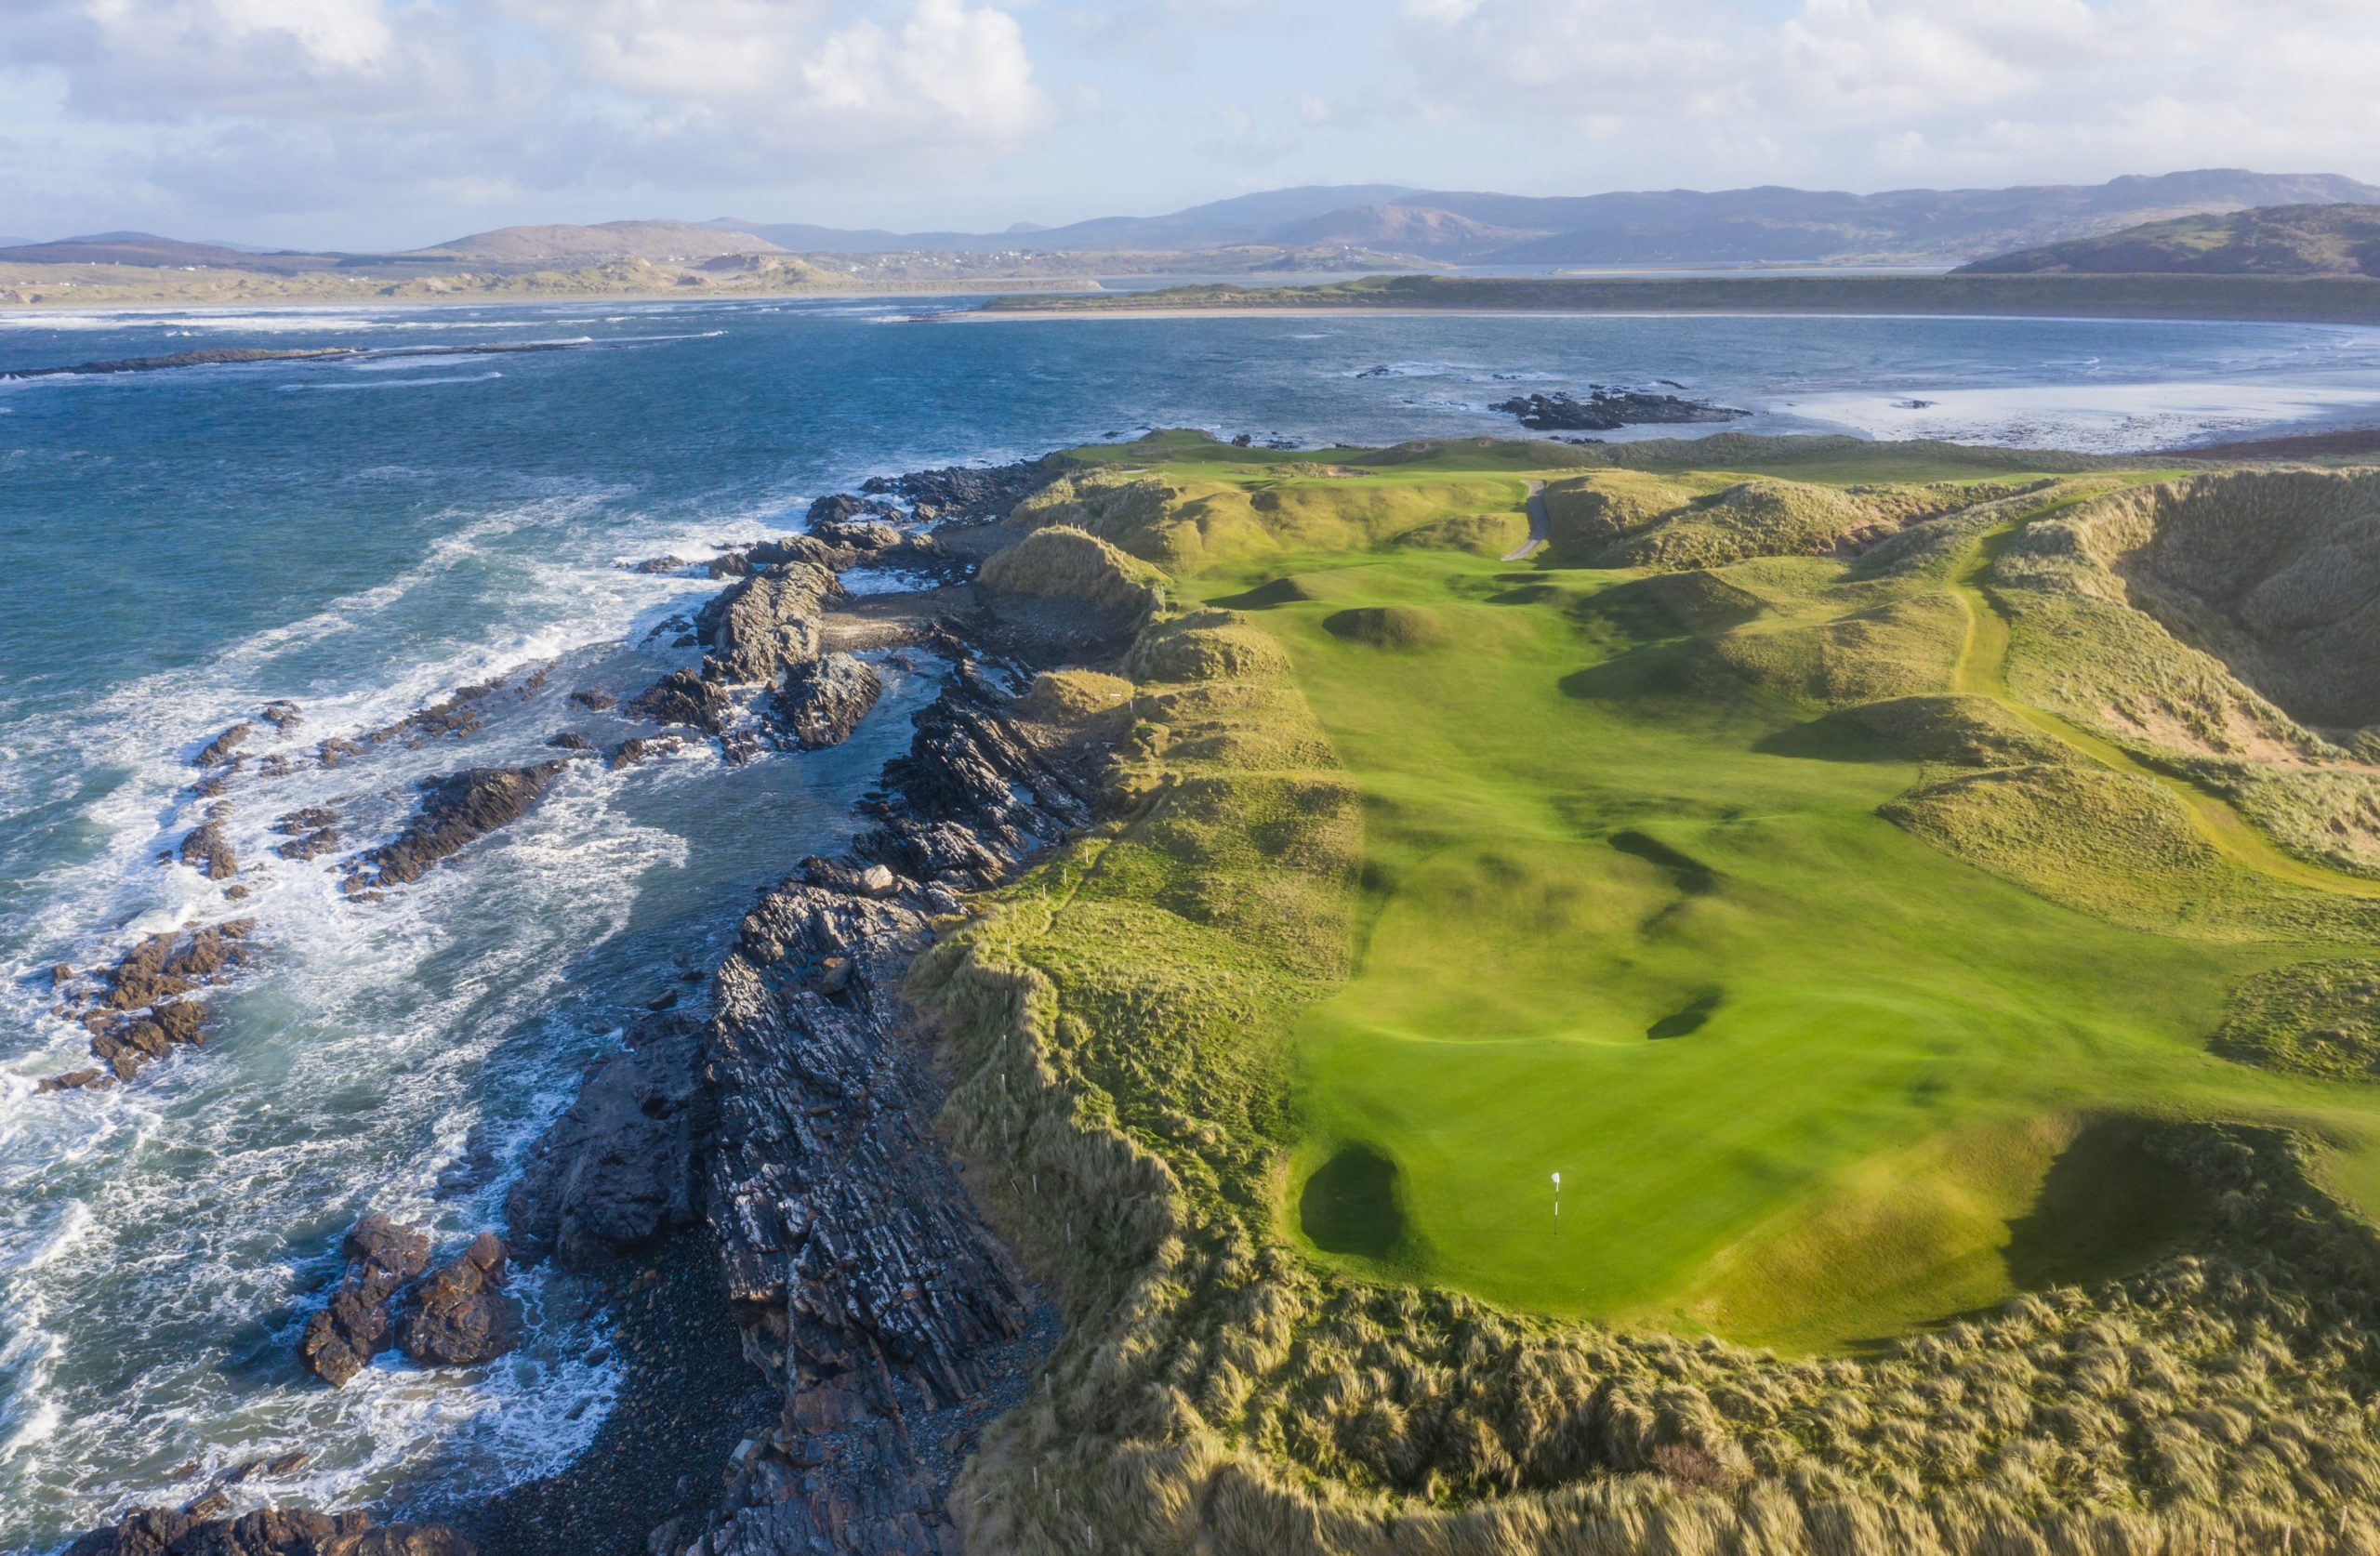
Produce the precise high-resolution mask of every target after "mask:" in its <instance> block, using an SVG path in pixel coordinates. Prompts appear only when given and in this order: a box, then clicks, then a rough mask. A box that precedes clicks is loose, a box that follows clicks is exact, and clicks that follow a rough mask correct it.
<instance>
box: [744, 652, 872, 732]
mask: <svg viewBox="0 0 2380 1556" xmlns="http://www.w3.org/2000/svg"><path fill="white" fill-rule="evenodd" d="M883 693H884V681H883V679H882V678H880V677H879V676H878V675H877V673H876V671H875V670H874V669H873V668H871V667H870V666H867V665H866V664H865V663H864V662H862V661H861V660H859V659H856V658H854V657H853V656H852V655H851V654H848V653H830V654H827V655H826V657H824V658H822V659H812V660H808V661H805V662H804V663H802V664H800V665H796V666H792V667H791V668H789V669H787V671H786V673H785V679H783V680H782V681H779V682H778V683H777V689H776V692H775V694H774V696H773V697H771V698H770V700H769V713H770V716H771V717H772V718H773V719H775V721H776V723H777V726H778V727H779V728H780V729H782V730H783V731H784V732H786V733H787V735H788V736H789V737H791V739H792V741H793V743H794V744H795V745H798V746H800V748H801V749H802V750H804V751H815V750H819V749H821V748H823V747H825V746H828V745H841V744H842V743H843V742H844V741H845V740H847V739H849V738H850V736H851V732H852V731H853V730H854V729H856V728H858V727H859V721H860V720H861V719H865V718H866V717H867V711H868V709H870V708H872V707H874V706H875V705H876V699H877V698H878V697H879V696H881V695H883Z"/></svg>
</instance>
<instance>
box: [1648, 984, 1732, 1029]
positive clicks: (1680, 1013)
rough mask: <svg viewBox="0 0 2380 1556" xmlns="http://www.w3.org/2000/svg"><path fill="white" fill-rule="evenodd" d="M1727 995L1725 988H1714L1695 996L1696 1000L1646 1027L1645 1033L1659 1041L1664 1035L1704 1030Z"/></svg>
mask: <svg viewBox="0 0 2380 1556" xmlns="http://www.w3.org/2000/svg"><path fill="white" fill-rule="evenodd" d="M1726 997H1727V991H1726V990H1725V989H1712V990H1710V991H1708V992H1707V993H1704V994H1701V995H1698V996H1695V999H1694V1002H1693V1003H1692V1004H1690V1005H1687V1006H1686V1007H1684V1008H1683V1009H1677V1010H1673V1011H1671V1012H1670V1013H1669V1014H1668V1015H1666V1016H1663V1017H1662V1018H1661V1019H1660V1020H1659V1021H1657V1022H1654V1023H1653V1024H1652V1025H1650V1026H1648V1027H1646V1029H1645V1035H1646V1036H1647V1037H1650V1038H1652V1039H1654V1040H1655V1041H1657V1042H1658V1041H1659V1040H1660V1039H1661V1038H1664V1037H1691V1036H1693V1035H1695V1034H1696V1033H1698V1032H1699V1031H1701V1030H1702V1028H1703V1025H1704V1023H1706V1022H1709V1021H1710V1020H1711V1018H1712V1015H1713V1014H1715V1013H1716V1012H1717V1011H1718V1009H1719V1004H1720V1002H1721V1001H1722V1000H1724V999H1726Z"/></svg>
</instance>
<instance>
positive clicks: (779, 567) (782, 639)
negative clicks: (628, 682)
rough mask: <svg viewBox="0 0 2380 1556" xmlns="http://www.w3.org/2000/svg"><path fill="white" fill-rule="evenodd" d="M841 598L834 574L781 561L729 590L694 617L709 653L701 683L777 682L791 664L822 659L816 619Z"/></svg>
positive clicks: (697, 633) (803, 563)
mask: <svg viewBox="0 0 2380 1556" xmlns="http://www.w3.org/2000/svg"><path fill="white" fill-rule="evenodd" d="M842 597H843V589H842V586H841V585H840V584H839V583H837V582H836V581H835V575H834V574H832V573H830V572H828V571H827V570H826V568H824V567H821V566H819V565H818V564H817V563H815V562H810V561H787V562H780V563H778V564H776V565H774V566H773V567H770V568H768V569H767V570H766V571H764V572H760V573H756V574H752V575H751V576H750V577H747V578H745V579H742V580H741V581H739V582H737V583H735V584H734V585H731V586H730V587H727V588H726V589H724V590H722V591H721V593H720V594H719V595H718V596H717V597H716V598H715V599H713V600H711V601H710V602H709V603H708V604H707V605H705V606H704V607H703V608H702V610H701V612H700V613H697V614H696V615H695V617H694V635H695V637H696V638H697V639H699V640H701V642H702V644H703V646H704V648H705V649H707V651H708V652H707V653H705V654H704V656H703V679H706V680H714V681H721V682H727V683H741V684H749V683H752V682H755V681H765V680H774V679H776V675H777V672H778V671H779V670H781V669H783V668H784V667H785V666H787V665H793V664H798V663H800V661H802V660H805V659H814V658H816V657H817V656H818V648H819V641H820V636H821V633H820V627H819V623H818V617H819V614H820V613H821V612H823V611H824V610H825V609H826V605H827V603H828V602H829V601H831V600H840V599H841V598H842Z"/></svg>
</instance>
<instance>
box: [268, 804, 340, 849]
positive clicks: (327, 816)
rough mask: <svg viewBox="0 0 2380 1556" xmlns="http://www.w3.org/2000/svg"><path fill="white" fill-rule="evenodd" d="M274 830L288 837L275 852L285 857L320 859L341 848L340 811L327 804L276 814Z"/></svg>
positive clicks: (278, 844) (275, 847)
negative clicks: (339, 844) (339, 846)
mask: <svg viewBox="0 0 2380 1556" xmlns="http://www.w3.org/2000/svg"><path fill="white" fill-rule="evenodd" d="M272 829H273V830H274V831H275V832H278V833H280V834H281V835H282V836H283V837H286V838H287V839H288V841H287V842H284V843H275V844H274V845H273V846H272V851H273V852H275V853H277V854H279V855H281V857H282V858H284V859H297V860H306V859H319V858H321V857H322V856H323V855H324V854H326V853H330V852H333V851H336V850H337V848H338V843H339V831H338V812H337V811H334V810H332V809H331V808H330V807H329V806H327V805H309V806H307V807H306V808H304V809H303V810H298V811H288V812H287V813H285V814H284V815H282V816H279V817H276V818H275V819H274V821H273V824H272Z"/></svg>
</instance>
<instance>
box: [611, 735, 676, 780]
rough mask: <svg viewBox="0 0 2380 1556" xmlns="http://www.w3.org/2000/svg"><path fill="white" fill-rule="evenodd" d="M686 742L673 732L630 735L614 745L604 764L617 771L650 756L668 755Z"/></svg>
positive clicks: (632, 765)
mask: <svg viewBox="0 0 2380 1556" xmlns="http://www.w3.org/2000/svg"><path fill="white" fill-rule="evenodd" d="M685 744H686V743H685V742H684V741H682V740H681V739H679V738H678V737H677V736H676V735H671V734H665V735H630V736H628V739H626V740H624V741H622V742H620V743H619V744H618V745H615V746H614V747H612V754H611V755H610V756H608V757H605V758H603V765H604V766H605V767H607V768H609V769H611V770H612V771H615V772H617V771H619V770H620V769H622V768H624V767H634V766H635V765H636V764H637V763H639V762H641V761H643V760H644V759H645V758H648V757H666V756H668V754H669V753H670V752H672V751H675V750H678V749H679V748H681V746H683V745H685Z"/></svg>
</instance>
